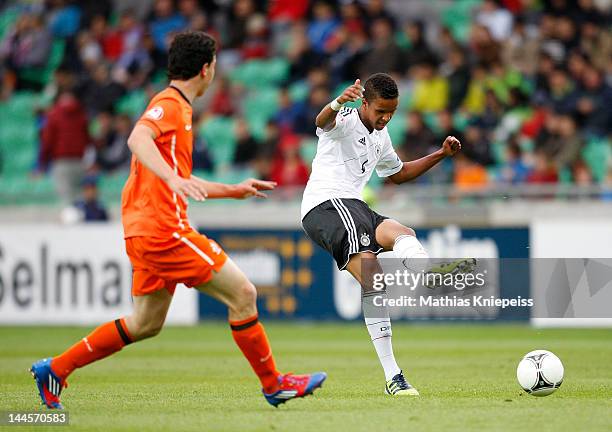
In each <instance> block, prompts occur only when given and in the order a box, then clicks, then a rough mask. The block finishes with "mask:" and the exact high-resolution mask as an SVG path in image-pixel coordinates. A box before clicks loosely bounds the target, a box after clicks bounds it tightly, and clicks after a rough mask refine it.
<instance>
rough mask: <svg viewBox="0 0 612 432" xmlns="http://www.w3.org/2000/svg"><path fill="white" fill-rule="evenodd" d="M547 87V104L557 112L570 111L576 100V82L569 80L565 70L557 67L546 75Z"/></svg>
mask: <svg viewBox="0 0 612 432" xmlns="http://www.w3.org/2000/svg"><path fill="white" fill-rule="evenodd" d="M548 88H549V89H550V90H549V91H548V92H546V93H545V97H546V98H547V101H548V104H550V106H551V107H552V108H553V110H555V111H557V112H563V113H572V112H574V110H575V109H576V104H577V102H578V91H577V88H576V84H575V83H573V82H572V81H570V79H569V77H568V75H567V72H566V71H565V70H564V69H562V68H560V67H558V68H556V69H554V70H553V71H552V73H551V74H550V75H549V77H548Z"/></svg>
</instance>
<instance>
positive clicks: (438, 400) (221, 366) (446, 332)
mask: <svg viewBox="0 0 612 432" xmlns="http://www.w3.org/2000/svg"><path fill="white" fill-rule="evenodd" d="M266 327H267V330H268V334H269V337H270V339H271V341H272V346H273V349H274V352H275V356H276V359H277V363H278V366H279V368H280V369H281V370H282V371H294V372H296V373H301V372H308V371H318V370H324V371H326V372H327V373H328V375H329V377H328V379H327V381H326V383H325V384H324V386H323V388H322V389H320V390H317V392H316V393H315V395H314V396H312V397H308V398H306V399H303V400H296V401H291V402H289V403H287V404H285V405H283V406H281V407H280V408H278V409H275V408H272V407H271V406H269V405H268V404H267V403H266V402H265V400H264V398H263V397H262V396H261V394H260V388H259V383H258V381H257V380H256V378H255V376H254V375H253V374H252V372H251V370H250V368H249V366H248V364H247V362H246V360H245V359H244V358H243V357H242V356H241V355H240V353H239V351H238V349H237V348H236V346H235V345H234V343H233V340H232V338H231V335H230V332H229V329H228V326H227V324H224V323H203V324H202V325H200V326H197V327H184V328H183V327H169V328H166V329H164V330H163V331H162V333H161V334H160V335H159V336H157V337H156V338H153V339H150V340H147V341H143V342H140V343H138V344H135V345H132V346H129V347H127V348H126V349H124V350H123V351H122V352H120V353H118V354H117V355H115V356H113V357H111V358H109V359H105V360H103V361H101V362H98V363H95V364H93V365H90V366H89V367H86V368H84V369H81V370H77V371H76V372H75V373H74V374H73V375H72V376H71V377H70V379H69V380H68V381H69V384H70V387H69V388H68V389H66V390H64V394H63V395H62V402H63V403H64V405H65V407H66V409H67V411H68V412H69V415H70V423H71V425H70V428H69V429H70V430H75V431H80V430H83V431H85V430H88V431H89V430H98V431H120V430H121V431H127V430H131V431H139V432H142V431H147V430H160V431H179V430H193V431H341V432H349V431H350V432H354V431H361V430H363V431H384V430H392V431H403V430H410V431H450V430H462V431H468V430H474V431H506V430H512V431H537V432H540V431H594V430H601V431H604V430H607V431H610V430H612V331H610V330H609V329H571V330H569V329H567V330H566V329H547V330H538V329H532V328H530V327H527V326H519V325H516V326H509V325H497V324H490V325H453V326H450V325H407V324H400V323H396V324H395V325H394V328H393V330H394V339H393V342H394V346H395V353H396V357H397V359H398V362H399V364H400V366H401V367H403V368H404V371H405V373H406V376H407V378H408V380H409V381H411V382H412V383H413V384H414V385H415V386H416V387H417V388H418V389H419V391H420V392H421V396H420V397H419V398H391V397H389V396H386V395H384V394H383V388H384V377H383V374H382V370H381V368H380V366H379V363H378V359H377V358H376V355H375V353H374V350H373V347H372V345H371V342H370V341H369V338H368V334H367V331H366V329H365V327H364V326H363V325H361V324H360V323H350V324H328V323H326V324H299V323H297V324H296V323H290V322H288V323H283V322H275V323H268V324H267V326H266ZM88 331H89V329H86V328H76V327H61V328H53V327H0V345H1V348H0V388H1V392H0V394H1V396H2V397H1V402H0V410H32V409H40V406H39V398H38V394H37V392H36V390H35V384H34V381H33V379H32V377H31V376H30V374H29V373H28V372H27V369H28V368H29V366H30V364H31V363H32V362H33V361H34V360H37V359H39V358H42V357H44V356H48V355H53V354H56V353H58V352H59V351H61V350H63V349H64V348H65V347H67V346H68V345H70V344H72V343H73V342H75V341H76V340H78V339H79V338H81V337H83V336H84V335H85V334H86V332H88ZM534 349H548V350H551V351H553V352H554V353H556V354H557V355H558V356H559V357H560V358H561V360H562V361H563V363H564V366H565V381H564V383H563V385H562V386H561V388H560V390H558V391H557V392H556V393H554V394H553V395H551V396H548V397H545V398H536V397H532V396H529V395H527V394H526V393H524V392H523V391H522V390H521V389H520V388H519V387H518V384H517V382H516V377H515V371H516V365H517V363H518V361H519V360H520V358H521V356H522V355H523V354H525V353H527V352H528V351H531V350H534ZM4 429H9V428H7V427H5V428H4ZM31 429H32V430H36V431H41V430H44V428H42V427H33V428H31ZM48 429H50V430H54V431H57V430H58V428H57V427H55V428H48ZM10 430H27V428H26V427H19V428H17V429H15V428H12V427H11V428H10Z"/></svg>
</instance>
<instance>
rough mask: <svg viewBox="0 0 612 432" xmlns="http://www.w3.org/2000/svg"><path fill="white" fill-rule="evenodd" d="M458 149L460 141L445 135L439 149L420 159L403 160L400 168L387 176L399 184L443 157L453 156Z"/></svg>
mask: <svg viewBox="0 0 612 432" xmlns="http://www.w3.org/2000/svg"><path fill="white" fill-rule="evenodd" d="M459 150H461V143H460V142H459V140H458V139H457V138H455V137H454V136H447V137H446V139H445V140H444V142H443V143H442V147H441V148H440V149H439V150H436V151H435V152H433V153H431V154H429V155H427V156H425V157H422V158H421V159H417V160H413V161H410V162H404V166H403V167H402V169H401V170H400V171H398V172H397V173H395V174H393V175H392V176H389V178H390V179H391V181H392V182H393V183H395V184H401V183H405V182H407V181H410V180H413V179H415V178H417V177H418V176H420V175H421V174H423V173H425V172H426V171H428V170H429V169H431V168H432V167H433V166H434V165H436V164H437V163H438V162H440V161H441V160H442V159H444V158H445V157H447V156H454V155H455V153H457V152H458V151H459Z"/></svg>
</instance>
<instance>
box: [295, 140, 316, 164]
mask: <svg viewBox="0 0 612 432" xmlns="http://www.w3.org/2000/svg"><path fill="white" fill-rule="evenodd" d="M318 143H319V140H318V139H316V138H305V139H303V140H302V144H301V145H300V156H302V159H303V160H304V162H305V163H306V165H310V164H311V163H312V161H313V160H314V158H315V155H316V154H317V144H318Z"/></svg>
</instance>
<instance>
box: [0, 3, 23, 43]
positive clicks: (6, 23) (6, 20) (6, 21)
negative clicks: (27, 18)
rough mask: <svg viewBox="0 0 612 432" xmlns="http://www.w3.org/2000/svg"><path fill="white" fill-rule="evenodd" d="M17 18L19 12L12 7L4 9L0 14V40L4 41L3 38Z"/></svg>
mask: <svg viewBox="0 0 612 432" xmlns="http://www.w3.org/2000/svg"><path fill="white" fill-rule="evenodd" d="M18 17H19V11H18V10H17V8H14V7H12V8H11V7H9V8H6V9H5V10H4V12H2V14H0V40H2V39H4V36H6V33H8V31H9V30H10V29H11V27H12V26H13V23H15V21H17V18H18Z"/></svg>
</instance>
